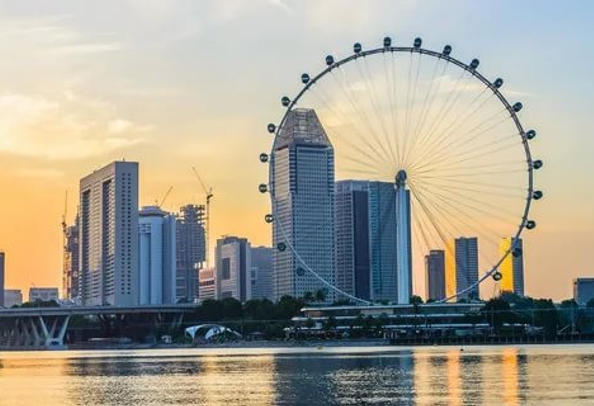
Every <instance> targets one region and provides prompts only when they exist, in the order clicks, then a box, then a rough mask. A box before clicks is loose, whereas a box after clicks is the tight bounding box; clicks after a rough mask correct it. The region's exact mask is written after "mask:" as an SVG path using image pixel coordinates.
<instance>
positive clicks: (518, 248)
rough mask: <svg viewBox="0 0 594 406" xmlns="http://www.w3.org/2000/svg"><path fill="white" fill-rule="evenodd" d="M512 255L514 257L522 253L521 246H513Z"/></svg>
mask: <svg viewBox="0 0 594 406" xmlns="http://www.w3.org/2000/svg"><path fill="white" fill-rule="evenodd" d="M512 255H513V256H514V258H518V257H520V256H521V255H522V248H520V247H517V248H514V249H513V250H512Z"/></svg>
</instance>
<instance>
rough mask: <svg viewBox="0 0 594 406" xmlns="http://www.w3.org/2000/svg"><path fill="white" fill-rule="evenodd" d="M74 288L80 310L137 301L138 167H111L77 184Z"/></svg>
mask: <svg viewBox="0 0 594 406" xmlns="http://www.w3.org/2000/svg"><path fill="white" fill-rule="evenodd" d="M79 207H80V209H79V216H80V217H79V231H78V240H79V271H80V272H79V283H80V292H79V294H80V297H81V301H82V303H83V304H85V305H117V306H120V305H122V306H127V305H134V304H136V303H137V301H138V163H137V162H113V163H111V164H109V165H107V166H105V167H103V168H101V169H99V170H96V171H95V172H93V173H91V174H90V175H88V176H86V177H84V178H83V179H81V181H80V205H79Z"/></svg>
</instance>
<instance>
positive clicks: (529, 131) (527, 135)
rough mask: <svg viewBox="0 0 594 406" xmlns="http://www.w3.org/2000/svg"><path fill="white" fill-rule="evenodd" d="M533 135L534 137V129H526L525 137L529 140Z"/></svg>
mask: <svg viewBox="0 0 594 406" xmlns="http://www.w3.org/2000/svg"><path fill="white" fill-rule="evenodd" d="M534 137H536V131H534V130H528V131H526V138H528V139H529V140H531V139H533V138H534Z"/></svg>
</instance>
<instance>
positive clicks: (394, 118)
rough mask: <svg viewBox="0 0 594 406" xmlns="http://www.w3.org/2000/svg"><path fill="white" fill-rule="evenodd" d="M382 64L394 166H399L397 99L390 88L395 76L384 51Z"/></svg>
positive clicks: (392, 85) (392, 86)
mask: <svg viewBox="0 0 594 406" xmlns="http://www.w3.org/2000/svg"><path fill="white" fill-rule="evenodd" d="M390 55H392V53H391V52H390ZM383 65H384V78H385V79H386V86H385V87H384V89H385V91H386V96H387V99H388V100H389V102H390V118H391V124H392V125H391V128H392V136H391V138H392V140H393V142H394V144H395V145H394V147H395V153H396V167H397V168H398V167H400V163H401V161H400V147H399V145H398V141H397V134H398V133H397V131H398V129H397V126H398V116H397V108H398V104H397V100H396V101H395V95H394V93H393V91H392V89H393V88H394V86H395V85H394V80H395V78H393V77H392V76H391V74H390V70H389V69H388V64H387V62H386V54H385V53H384V55H383Z"/></svg>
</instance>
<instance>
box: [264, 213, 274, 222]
mask: <svg viewBox="0 0 594 406" xmlns="http://www.w3.org/2000/svg"><path fill="white" fill-rule="evenodd" d="M264 221H265V222H267V223H272V222H273V221H274V216H273V215H272V214H267V215H265V216H264Z"/></svg>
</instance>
